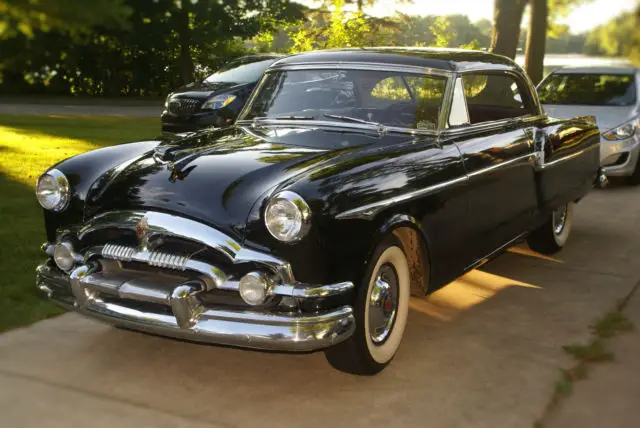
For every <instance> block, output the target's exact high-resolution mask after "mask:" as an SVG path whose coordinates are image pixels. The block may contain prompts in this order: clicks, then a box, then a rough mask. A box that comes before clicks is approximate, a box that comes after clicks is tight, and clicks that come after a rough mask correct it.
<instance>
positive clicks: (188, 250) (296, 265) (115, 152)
mask: <svg viewBox="0 0 640 428" xmlns="http://www.w3.org/2000/svg"><path fill="white" fill-rule="evenodd" d="M599 141H600V138H599V131H598V128H597V127H596V126H595V125H594V121H593V118H589V117H586V118H575V119H571V120H554V119H551V118H549V117H547V116H546V115H545V114H544V112H543V111H542V110H541V108H540V104H539V102H538V99H537V96H536V93H535V91H534V88H533V86H532V84H531V82H530V81H529V79H528V78H527V77H526V75H525V74H524V72H523V71H522V69H521V68H519V67H518V66H517V65H516V64H514V63H513V62H512V61H511V60H509V59H507V58H504V57H501V56H497V55H492V54H489V53H483V52H473V51H460V50H432V49H400V48H375V49H351V50H334V51H318V52H310V53H304V54H300V55H294V56H291V57H287V58H284V59H282V60H279V61H277V62H276V63H274V64H273V65H272V66H271V67H270V68H269V69H268V70H267V72H266V73H265V75H264V77H263V78H262V79H261V81H260V83H259V85H258V87H257V88H256V90H255V91H254V93H253V94H252V96H251V98H250V100H249V101H248V103H247V105H246V106H245V108H244V110H243V111H242V113H241V114H240V116H239V119H238V120H237V122H236V124H235V125H234V126H233V127H230V128H228V129H222V130H220V129H218V130H212V129H210V130H204V131H201V132H199V133H195V134H190V135H188V136H184V137H179V138H175V139H172V140H164V141H143V142H137V143H131V144H124V145H119V146H114V147H109V148H104V149H100V150H96V151H92V152H89V153H85V154H82V155H79V156H76V157H73V158H71V159H67V160H65V161H63V162H61V163H59V164H57V165H55V166H54V167H52V168H51V169H49V170H48V171H47V172H46V173H45V174H43V175H42V176H41V177H40V178H39V180H38V183H37V190H36V193H37V198H38V200H39V202H40V204H41V205H42V206H43V207H44V217H45V226H46V232H47V242H46V243H45V244H44V245H43V250H44V252H45V253H46V254H47V255H48V256H49V260H48V261H47V262H46V263H44V264H42V265H41V266H39V267H38V268H37V287H38V288H39V289H40V290H41V291H42V292H44V293H45V294H46V295H47V296H48V298H50V299H51V300H53V301H54V302H56V303H58V304H60V305H62V306H63V307H66V308H69V309H74V310H76V311H78V312H80V313H82V314H85V315H88V316H90V317H93V318H97V319H100V320H103V321H106V322H109V323H112V324H115V325H117V326H120V327H124V328H128V329H134V330H141V331H145V332H148V333H153V334H159V335H165V336H171V337H175V338H182V339H188V340H194V341H200V342H206V343H213V344H222V345H231V346H239V347H247V348H256V349H265V350H278V351H313V350H318V349H325V353H326V356H327V358H328V360H329V362H330V363H331V364H332V365H334V366H335V367H337V368H339V369H342V370H345V371H349V372H353V373H359V374H374V373H377V372H379V371H380V370H382V369H383V368H384V367H385V366H386V365H387V364H388V363H389V362H390V361H391V360H392V358H393V356H394V355H395V354H396V351H397V350H398V347H399V345H400V342H401V339H402V336H403V331H404V328H405V325H406V322H407V312H408V302H409V296H410V295H411V294H414V295H424V294H425V293H429V292H431V291H433V290H435V289H437V288H438V287H441V286H443V285H445V284H447V283H448V282H450V281H452V280H453V279H455V278H457V277H458V276H460V275H462V274H463V273H464V272H466V271H468V270H470V269H472V268H474V267H476V266H478V265H479V264H481V263H482V262H484V261H486V260H487V259H489V258H491V257H493V256H495V255H497V254H499V253H501V252H502V251H504V250H505V249H507V248H508V247H509V246H511V245H513V244H514V243H517V242H518V241H520V240H523V239H527V240H528V243H529V245H530V246H531V248H532V249H534V250H535V251H539V252H543V253H551V252H555V251H557V250H559V249H560V248H562V247H563V246H564V245H565V243H566V241H567V238H568V236H569V232H570V230H571V224H572V213H573V204H574V203H575V202H577V201H579V200H580V199H581V198H582V197H584V196H585V195H586V194H587V192H589V190H590V189H591V188H592V187H593V185H594V184H595V183H597V182H598V180H600V181H604V180H606V177H604V175H603V174H602V173H601V171H600V170H599V151H598V147H599Z"/></svg>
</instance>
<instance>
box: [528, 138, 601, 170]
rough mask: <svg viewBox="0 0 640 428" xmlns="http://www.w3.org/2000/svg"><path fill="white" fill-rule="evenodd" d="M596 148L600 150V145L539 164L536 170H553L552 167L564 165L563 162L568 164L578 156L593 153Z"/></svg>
mask: <svg viewBox="0 0 640 428" xmlns="http://www.w3.org/2000/svg"><path fill="white" fill-rule="evenodd" d="M595 148H598V149H599V148H600V143H596V144H593V145H591V146H589V147H586V148H584V149H581V150H578V151H577V152H573V153H571V154H570V155H567V156H564V157H561V158H558V159H554V160H552V161H551V162H546V163H541V164H538V165H536V170H537V171H542V170H544V169H547V168H551V167H553V166H556V165H558V164H560V163H563V162H566V161H568V160H571V159H574V158H576V157H578V156H580V155H582V154H584V153H587V152H589V151H591V150H593V149H595Z"/></svg>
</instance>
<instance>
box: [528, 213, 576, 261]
mask: <svg viewBox="0 0 640 428" xmlns="http://www.w3.org/2000/svg"><path fill="white" fill-rule="evenodd" d="M573 205H574V204H572V203H569V204H566V205H563V206H560V207H558V208H556V209H555V210H553V212H552V213H551V214H550V215H549V218H548V220H547V221H546V222H545V223H544V224H543V225H542V226H540V227H539V228H538V229H536V230H534V231H533V232H532V233H531V234H530V235H529V237H528V238H527V242H528V244H529V247H531V249H532V250H534V251H537V252H539V253H542V254H553V253H556V252H558V251H560V250H561V249H562V247H564V246H565V244H566V243H567V241H568V239H569V235H570V234H571V228H572V225H573Z"/></svg>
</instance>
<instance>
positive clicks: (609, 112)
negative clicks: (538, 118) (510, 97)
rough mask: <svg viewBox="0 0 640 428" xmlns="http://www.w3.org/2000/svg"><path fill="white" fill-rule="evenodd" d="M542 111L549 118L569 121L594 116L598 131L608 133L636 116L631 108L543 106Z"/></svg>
mask: <svg viewBox="0 0 640 428" xmlns="http://www.w3.org/2000/svg"><path fill="white" fill-rule="evenodd" d="M543 108H544V110H545V111H546V112H547V114H548V115H549V116H551V117H555V118H558V119H570V118H572V117H576V116H595V117H596V123H597V124H598V128H600V131H602V132H604V131H608V130H609V129H611V128H615V127H617V126H618V125H621V124H623V123H624V122H626V121H627V120H629V119H631V118H633V117H634V115H636V114H637V112H636V111H635V109H634V107H633V106H628V107H627V106H589V105H559V104H543Z"/></svg>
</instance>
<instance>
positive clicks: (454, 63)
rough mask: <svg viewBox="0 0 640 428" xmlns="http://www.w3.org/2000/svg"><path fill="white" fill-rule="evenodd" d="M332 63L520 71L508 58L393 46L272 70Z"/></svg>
mask: <svg viewBox="0 0 640 428" xmlns="http://www.w3.org/2000/svg"><path fill="white" fill-rule="evenodd" d="M335 62H343V63H377V64H381V63H382V64H395V65H407V66H414V67H424V68H431V69H437V70H442V71H449V72H464V71H470V70H518V71H519V70H520V67H519V66H518V65H516V63H515V62H514V61H513V60H511V59H510V58H507V57H504V56H501V55H496V54H492V53H489V52H483V51H473V50H466V49H447V48H420V47H396V46H393V47H375V48H349V49H331V50H319V51H310V52H303V53H299V54H296V55H291V56H288V57H286V58H284V59H281V60H280V61H278V62H277V63H276V64H274V66H283V65H294V64H313V63H335Z"/></svg>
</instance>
